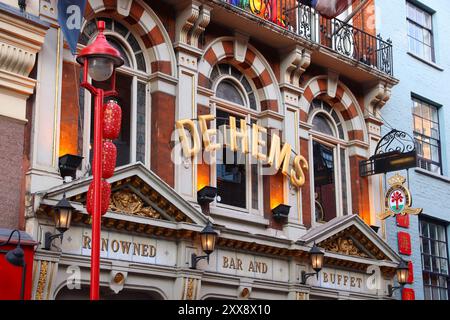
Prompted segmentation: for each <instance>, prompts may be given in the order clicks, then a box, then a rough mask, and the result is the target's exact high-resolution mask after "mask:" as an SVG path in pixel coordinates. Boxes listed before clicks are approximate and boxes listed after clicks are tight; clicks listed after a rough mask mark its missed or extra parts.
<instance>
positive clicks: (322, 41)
mask: <svg viewBox="0 0 450 320" xmlns="http://www.w3.org/2000/svg"><path fill="white" fill-rule="evenodd" d="M211 2H212V3H214V4H215V5H218V6H221V7H222V8H224V9H226V10H222V12H219V13H217V11H216V12H214V11H213V14H216V17H217V18H218V19H217V20H219V21H220V20H221V21H227V22H229V23H230V27H239V28H240V29H243V30H249V33H252V26H251V24H249V23H248V22H241V23H239V22H236V21H233V20H235V19H233V18H232V17H231V16H229V15H228V16H227V14H225V13H224V12H223V11H231V12H233V13H234V14H237V15H241V16H244V17H246V18H247V19H249V20H251V21H254V22H256V23H257V24H258V25H259V26H266V27H268V28H269V29H272V31H276V32H278V33H280V32H281V33H282V34H283V35H284V36H285V37H284V39H281V37H274V36H273V34H272V35H271V34H269V33H267V31H266V30H263V29H261V28H259V30H258V31H257V32H254V33H253V34H252V36H253V37H254V38H259V39H260V40H262V41H264V42H268V41H270V44H271V45H272V46H274V47H280V48H281V47H283V46H284V45H287V44H288V40H287V39H288V38H290V39H293V40H295V41H296V42H297V43H298V42H300V43H301V44H303V45H304V46H305V47H310V48H312V49H313V51H315V59H313V61H314V60H315V61H316V63H319V64H320V65H323V66H325V67H329V68H334V69H341V70H339V71H343V70H344V73H346V74H352V73H354V74H353V75H352V76H351V78H354V79H355V80H359V81H370V80H374V77H373V76H368V75H367V72H369V73H372V74H373V75H374V76H375V78H380V77H381V78H385V77H386V78H390V79H392V77H393V75H394V72H393V51H392V43H391V41H390V40H387V41H384V40H383V39H382V38H381V36H380V35H378V36H374V35H372V34H369V33H367V32H364V31H363V30H360V29H358V28H356V27H353V26H352V25H351V24H348V23H345V22H343V21H341V20H339V19H336V18H334V19H329V18H326V17H324V16H322V15H320V14H319V13H318V12H316V11H315V10H314V9H313V8H311V7H309V6H307V5H303V4H299V3H298V1H297V0H211ZM219 17H220V18H219ZM274 41H275V42H274ZM336 54H337V57H338V58H341V59H343V60H346V62H347V63H346V65H343V64H342V63H340V62H337V61H336V59H333V57H334V56H335V55H336ZM313 57H314V56H313ZM330 57H331V59H330ZM355 66H357V67H359V68H358V69H359V70H356V71H355V69H354V68H353V70H352V69H351V68H352V67H355ZM355 72H356V73H355ZM364 73H365V74H364Z"/></svg>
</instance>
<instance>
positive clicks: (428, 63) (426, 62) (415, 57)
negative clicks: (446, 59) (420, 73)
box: [408, 52, 444, 71]
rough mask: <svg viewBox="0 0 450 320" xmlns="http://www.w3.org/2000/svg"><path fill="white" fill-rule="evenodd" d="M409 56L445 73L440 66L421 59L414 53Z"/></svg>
mask: <svg viewBox="0 0 450 320" xmlns="http://www.w3.org/2000/svg"><path fill="white" fill-rule="evenodd" d="M408 54H409V55H410V56H411V57H413V58H414V59H417V60H419V61H421V62H423V63H425V64H427V65H429V66H430V67H432V68H435V69H436V70H439V71H444V68H442V67H440V66H439V65H437V64H436V63H434V62H431V61H428V60H425V59H424V58H421V57H419V56H418V55H416V54H414V53H412V52H408Z"/></svg>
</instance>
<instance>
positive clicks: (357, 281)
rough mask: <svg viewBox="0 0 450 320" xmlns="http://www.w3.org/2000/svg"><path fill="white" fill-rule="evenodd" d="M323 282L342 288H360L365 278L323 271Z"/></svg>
mask: <svg viewBox="0 0 450 320" xmlns="http://www.w3.org/2000/svg"><path fill="white" fill-rule="evenodd" d="M321 277H322V283H323V284H326V285H329V284H331V285H334V286H339V287H342V288H347V286H350V288H358V289H361V286H362V284H363V281H364V278H363V277H358V276H348V275H346V274H345V273H340V272H338V271H336V272H328V271H324V270H322V271H321Z"/></svg>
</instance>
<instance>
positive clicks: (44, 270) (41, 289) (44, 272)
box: [35, 261, 49, 300]
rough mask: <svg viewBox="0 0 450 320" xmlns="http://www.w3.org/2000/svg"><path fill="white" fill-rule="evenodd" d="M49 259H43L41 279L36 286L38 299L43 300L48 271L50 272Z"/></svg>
mask: <svg viewBox="0 0 450 320" xmlns="http://www.w3.org/2000/svg"><path fill="white" fill-rule="evenodd" d="M48 264H49V262H48V261H41V268H40V269H41V271H40V273H39V280H38V283H37V287H36V294H35V299H36V300H42V297H43V294H44V290H45V283H46V282H47V272H48Z"/></svg>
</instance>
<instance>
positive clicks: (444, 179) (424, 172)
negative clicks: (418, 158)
mask: <svg viewBox="0 0 450 320" xmlns="http://www.w3.org/2000/svg"><path fill="white" fill-rule="evenodd" d="M415 171H416V172H417V173H420V174H423V175H426V176H429V177H432V178H436V179H439V180H441V181H443V182H446V183H450V178H449V177H446V176H443V175H440V174H436V173H433V172H430V171H428V170H425V169H422V168H415Z"/></svg>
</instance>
